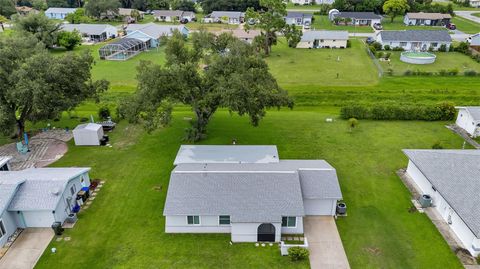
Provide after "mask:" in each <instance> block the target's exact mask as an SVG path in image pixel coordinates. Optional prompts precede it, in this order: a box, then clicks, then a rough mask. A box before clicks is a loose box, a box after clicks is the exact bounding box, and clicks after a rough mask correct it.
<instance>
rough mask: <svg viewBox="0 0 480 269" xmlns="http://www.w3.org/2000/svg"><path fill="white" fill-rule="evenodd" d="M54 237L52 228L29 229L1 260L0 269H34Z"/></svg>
mask: <svg viewBox="0 0 480 269" xmlns="http://www.w3.org/2000/svg"><path fill="white" fill-rule="evenodd" d="M53 236H54V233H53V230H52V229H51V228H27V229H25V230H24V231H23V232H22V233H21V234H20V235H19V236H18V238H17V240H15V242H14V243H13V244H12V246H11V247H10V249H9V250H8V251H7V253H6V254H5V256H3V258H2V259H1V260H0V269H32V268H33V267H34V266H35V264H36V263H37V261H38V259H40V256H42V253H43V251H44V250H45V248H46V247H47V246H48V244H49V243H50V241H51V240H52V238H53Z"/></svg>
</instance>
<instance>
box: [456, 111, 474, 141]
mask: <svg viewBox="0 0 480 269" xmlns="http://www.w3.org/2000/svg"><path fill="white" fill-rule="evenodd" d="M455 123H456V124H457V125H458V126H459V127H460V128H462V129H464V130H465V131H467V133H469V134H470V135H471V136H474V137H476V136H478V131H477V129H478V128H477V124H478V122H476V121H474V120H473V118H472V116H471V115H470V113H468V111H467V110H466V109H464V108H460V109H459V110H458V115H457V120H456V121H455Z"/></svg>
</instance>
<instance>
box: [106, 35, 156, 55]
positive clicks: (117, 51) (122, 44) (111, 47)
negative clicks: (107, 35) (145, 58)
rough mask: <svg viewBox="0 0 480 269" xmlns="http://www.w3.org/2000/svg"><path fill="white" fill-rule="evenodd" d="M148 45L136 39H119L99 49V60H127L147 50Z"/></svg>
mask: <svg viewBox="0 0 480 269" xmlns="http://www.w3.org/2000/svg"><path fill="white" fill-rule="evenodd" d="M147 49H148V45H147V44H146V43H145V42H143V41H141V40H139V39H136V38H121V39H118V40H116V41H113V42H112V43H109V44H107V45H105V46H103V47H101V48H100V50H99V53H100V59H104V60H120V61H122V60H128V59H130V58H131V57H133V56H135V55H137V54H138V53H140V52H142V51H144V50H147Z"/></svg>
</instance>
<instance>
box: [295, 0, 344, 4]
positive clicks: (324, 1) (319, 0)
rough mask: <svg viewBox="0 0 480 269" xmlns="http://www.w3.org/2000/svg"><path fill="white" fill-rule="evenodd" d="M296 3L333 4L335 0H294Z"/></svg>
mask: <svg viewBox="0 0 480 269" xmlns="http://www.w3.org/2000/svg"><path fill="white" fill-rule="evenodd" d="M291 2H292V3H293V4H294V5H312V4H317V5H321V4H329V5H331V4H333V2H335V0H292V1H291Z"/></svg>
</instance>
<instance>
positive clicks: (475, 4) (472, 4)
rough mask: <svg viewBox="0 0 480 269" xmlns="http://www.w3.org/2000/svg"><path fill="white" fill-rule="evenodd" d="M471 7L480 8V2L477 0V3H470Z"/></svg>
mask: <svg viewBox="0 0 480 269" xmlns="http://www.w3.org/2000/svg"><path fill="white" fill-rule="evenodd" d="M470 6H472V7H480V1H478V0H475V1H472V0H471V1H470Z"/></svg>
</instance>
